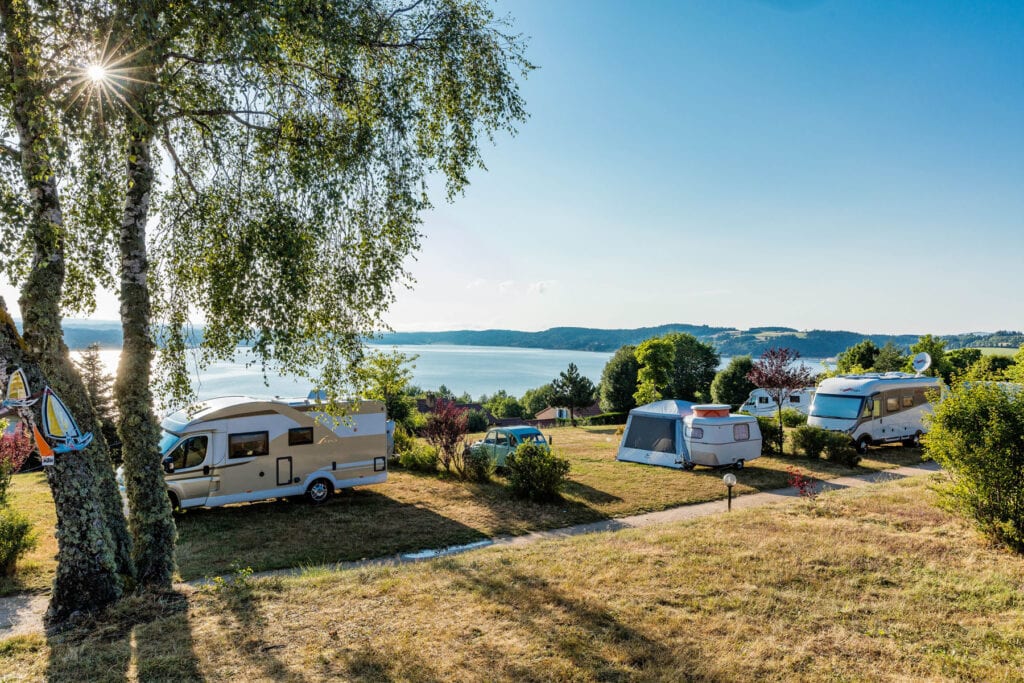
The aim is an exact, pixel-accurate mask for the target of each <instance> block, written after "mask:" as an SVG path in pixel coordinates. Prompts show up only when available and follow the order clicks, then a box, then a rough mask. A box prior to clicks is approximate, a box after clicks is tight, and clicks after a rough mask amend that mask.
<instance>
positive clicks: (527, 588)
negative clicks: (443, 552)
mask: <svg viewBox="0 0 1024 683" xmlns="http://www.w3.org/2000/svg"><path fill="white" fill-rule="evenodd" d="M463 569H464V572H463V574H462V576H461V577H460V578H459V579H457V580H456V582H455V585H456V586H457V587H459V588H462V589H463V590H467V591H472V592H474V593H477V594H478V595H480V596H481V598H483V599H484V600H487V601H490V602H493V603H497V604H500V605H503V606H506V607H508V608H511V609H509V610H508V611H507V612H506V613H507V614H509V615H511V618H512V619H513V620H514V621H516V622H517V623H518V625H519V626H520V628H522V629H523V630H524V631H525V632H526V633H527V634H528V636H529V637H530V638H531V639H532V640H534V641H535V643H534V644H535V645H539V646H540V648H541V649H544V650H547V649H551V650H553V651H554V652H555V653H556V654H557V655H558V656H559V657H561V658H564V659H566V660H569V661H570V662H571V663H572V664H573V666H574V667H575V668H576V669H577V670H578V672H577V673H576V675H577V676H579V675H582V677H583V678H588V679H594V680H601V681H619V680H631V679H634V678H637V677H643V675H644V672H645V671H648V672H650V671H654V672H659V671H660V672H668V671H677V672H678V680H685V679H686V678H687V673H686V672H687V667H686V663H687V661H688V660H689V661H694V660H695V659H696V657H697V654H696V653H695V652H692V651H687V650H685V649H683V648H681V647H679V646H673V647H669V646H667V645H666V644H665V643H661V642H657V641H655V640H653V639H651V638H650V637H648V636H647V635H645V634H644V633H642V632H641V631H640V630H639V629H637V628H635V627H634V626H632V625H630V624H628V623H625V622H624V621H623V620H621V619H620V618H619V617H617V616H616V615H615V614H614V613H613V612H612V610H611V609H609V608H608V607H607V606H606V605H604V604H602V603H601V602H599V601H597V600H592V599H588V598H577V597H574V596H571V595H568V594H567V593H566V592H565V591H563V590H562V589H560V588H559V587H557V586H555V585H552V584H551V583H550V582H549V581H547V580H546V579H543V578H541V577H538V576H532V575H529V574H524V573H522V572H520V571H518V570H516V569H513V568H503V569H502V570H500V571H498V572H496V573H495V572H493V571H491V572H489V573H484V572H483V571H480V570H476V569H472V568H468V567H464V568H463ZM492 569H493V568H492ZM550 664H551V662H544V661H537V662H536V664H535V666H532V667H531V666H530V665H528V664H524V663H521V662H512V663H510V664H509V665H508V666H509V667H511V669H512V670H511V672H510V673H511V676H510V677H511V678H513V679H516V680H538V679H545V678H549V677H550V675H551V669H550V668H549V667H550Z"/></svg>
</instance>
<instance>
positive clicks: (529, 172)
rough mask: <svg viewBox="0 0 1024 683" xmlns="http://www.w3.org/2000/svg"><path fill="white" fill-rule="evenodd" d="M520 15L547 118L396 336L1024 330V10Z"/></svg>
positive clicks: (399, 320) (424, 281) (469, 202)
mask: <svg viewBox="0 0 1024 683" xmlns="http://www.w3.org/2000/svg"><path fill="white" fill-rule="evenodd" d="M497 7H498V13H499V14H506V13H508V14H510V15H511V16H512V17H513V18H514V20H515V28H516V30H517V31H519V32H521V33H523V34H524V35H526V36H529V38H530V42H529V48H528V55H529V58H530V59H531V60H532V61H533V62H534V63H535V64H537V65H538V67H539V69H538V70H536V71H534V72H533V73H532V74H531V75H530V77H529V78H528V79H527V80H526V81H525V82H524V83H523V86H522V88H523V94H524V95H525V97H526V100H527V107H528V109H529V111H530V114H531V118H530V120H529V121H528V122H527V123H526V124H525V125H523V126H522V128H521V131H520V133H519V135H518V136H517V137H515V138H508V137H503V138H499V139H498V140H497V144H496V146H495V147H493V148H490V149H486V150H485V160H486V163H487V166H488V169H489V170H488V171H487V172H479V173H475V174H474V175H473V176H472V186H471V187H469V188H468V190H467V191H466V193H465V195H464V196H463V197H460V198H458V199H457V200H456V201H455V203H453V204H446V203H444V202H443V201H440V200H439V201H438V203H437V208H436V209H435V210H434V211H433V212H432V213H430V214H429V215H427V216H426V217H425V224H424V226H423V232H424V235H425V239H424V244H423V249H422V251H421V253H420V254H419V255H418V260H417V261H416V262H414V263H413V264H412V266H411V270H412V273H413V275H414V276H415V277H416V279H417V283H416V284H415V286H414V288H413V289H412V290H409V291H402V292H400V293H399V298H398V301H397V302H396V304H395V305H394V306H393V307H392V310H391V313H390V315H389V317H388V322H389V323H390V324H391V325H392V326H393V327H394V328H396V329H399V330H426V329H456V328H458V329H461V328H470V329H480V328H490V327H502V328H513V329H525V330H534V329H544V328H547V327H552V326H558V325H583V326H591V327H635V326H641V325H657V324H662V323H667V322H690V323H707V324H712V325H733V326H738V327H749V326H754V325H766V324H777V325H788V326H792V327H797V328H801V329H806V328H842V329H853V330H858V331H864V332H891V333H903V332H935V333H949V332H958V331H970V330H995V329H1005V328H1015V329H1019V328H1021V327H1024V303H1022V302H1021V298H1020V291H1021V287H1020V275H1021V270H1022V265H1024V3H1021V2H1003V3H1000V2H986V3H972V2H939V1H935V0H928V1H920V2H898V1H891V0H890V1H885V2H870V1H867V0H856V1H853V0H847V1H844V2H839V1H829V0H824V1H818V2H816V1H812V0H788V1H787V0H776V1H771V0H762V1H757V0H706V1H699V2H697V1H693V2H690V1H683V0H680V1H678V2H668V1H663V2H654V1H646V2H644V1H638V2H611V1H603V0H506V1H505V2H501V3H500V4H499V5H498V6H497ZM0 293H2V294H3V295H4V296H5V297H6V298H7V300H8V302H9V303H11V302H12V300H13V299H15V298H16V297H14V296H13V295H12V293H11V292H10V290H9V289H7V288H4V289H3V291H2V292H0ZM116 314H117V307H116V303H115V302H114V301H113V299H112V298H111V297H107V298H106V299H104V301H103V303H102V305H101V308H100V310H99V311H98V312H97V315H98V316H99V317H107V318H113V317H116Z"/></svg>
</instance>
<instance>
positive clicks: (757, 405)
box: [740, 387, 816, 417]
mask: <svg viewBox="0 0 1024 683" xmlns="http://www.w3.org/2000/svg"><path fill="white" fill-rule="evenodd" d="M815 391H816V389H815V388H814V387H804V388H803V389H797V390H796V391H794V392H793V393H791V394H790V395H789V396H788V397H787V398H786V399H784V400H783V401H782V407H783V408H792V409H793V410H797V411H799V412H801V413H803V414H804V415H806V414H807V411H808V410H810V407H811V401H812V400H814V392H815ZM740 411H741V412H744V413H747V414H748V415H754V416H755V417H767V416H771V415H775V412H776V406H775V399H773V398H772V397H771V396H770V395H769V394H768V392H767V391H765V390H764V389H754V390H753V391H751V392H750V396H748V397H747V400H746V401H745V402H744V403H743V405H742V406H740Z"/></svg>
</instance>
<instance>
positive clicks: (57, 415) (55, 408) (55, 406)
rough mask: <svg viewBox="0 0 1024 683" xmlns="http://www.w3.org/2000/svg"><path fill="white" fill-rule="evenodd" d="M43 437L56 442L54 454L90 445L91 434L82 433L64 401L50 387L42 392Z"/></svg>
mask: <svg viewBox="0 0 1024 683" xmlns="http://www.w3.org/2000/svg"><path fill="white" fill-rule="evenodd" d="M42 413H43V435H44V436H46V438H48V439H50V440H52V441H56V442H57V445H56V446H54V448H53V452H54V453H68V452H70V451H80V450H82V449H83V448H86V447H87V446H88V445H89V444H91V443H92V432H83V431H82V430H81V429H80V428H79V427H78V423H77V422H75V418H74V417H72V415H71V411H69V410H68V407H67V406H66V405H64V401H62V400H60V398H58V397H57V394H55V393H53V390H52V389H50V387H46V389H44V390H43V410H42Z"/></svg>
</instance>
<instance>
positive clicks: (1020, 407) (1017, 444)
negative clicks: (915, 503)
mask: <svg viewBox="0 0 1024 683" xmlns="http://www.w3.org/2000/svg"><path fill="white" fill-rule="evenodd" d="M924 446H925V454H926V456H927V457H930V458H932V459H934V460H935V461H936V462H938V463H939V464H940V465H942V468H943V469H944V470H946V472H948V473H949V475H950V479H951V482H950V484H948V485H947V486H946V488H945V490H944V494H945V495H944V498H945V501H946V503H947V504H948V505H949V506H950V507H952V508H953V509H955V510H957V511H959V512H960V513H962V514H965V515H967V516H969V517H972V518H973V519H974V520H975V522H976V523H977V525H978V526H979V528H980V529H981V530H982V532H983V533H985V534H987V535H988V536H990V537H992V538H994V539H996V540H997V541H1000V542H1002V543H1004V544H1006V545H1007V546H1009V547H1011V548H1013V549H1015V550H1016V551H1017V552H1024V486H1022V485H1021V472H1024V392H1020V391H1016V392H1014V391H1012V390H1010V389H1008V388H1006V387H1005V385H1004V386H1000V385H995V384H980V383H979V384H973V385H970V386H965V385H960V386H958V387H956V388H955V389H954V390H953V391H951V392H950V393H949V394H948V395H947V396H946V398H945V399H944V400H943V401H942V402H941V403H939V404H938V406H936V408H935V415H934V417H933V418H932V421H931V425H930V427H929V432H928V434H926V435H925V437H924Z"/></svg>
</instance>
